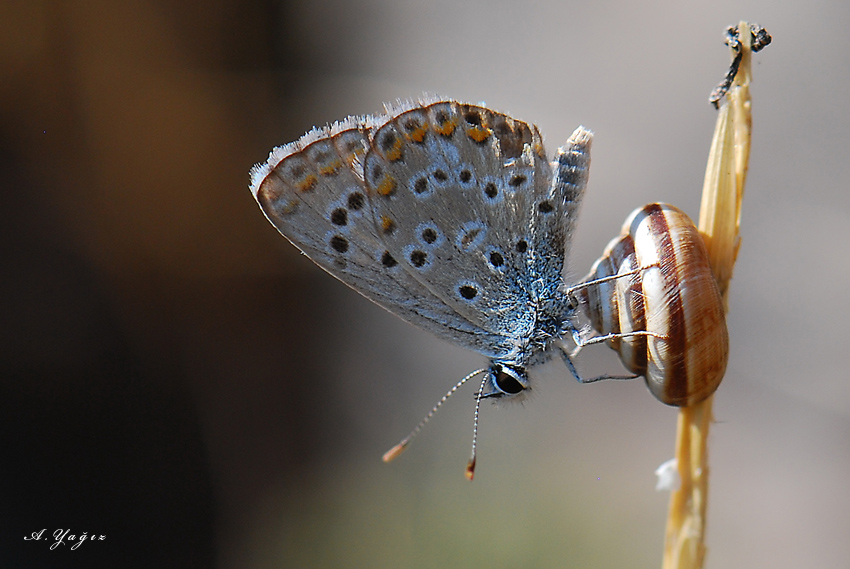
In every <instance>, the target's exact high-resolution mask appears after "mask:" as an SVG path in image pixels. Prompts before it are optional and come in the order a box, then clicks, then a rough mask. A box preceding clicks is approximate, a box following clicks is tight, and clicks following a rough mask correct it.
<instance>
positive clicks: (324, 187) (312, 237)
mask: <svg viewBox="0 0 850 569" xmlns="http://www.w3.org/2000/svg"><path fill="white" fill-rule="evenodd" d="M371 125H372V122H371V119H349V120H348V121H344V122H343V123H340V124H338V125H335V126H334V127H332V128H330V129H321V130H316V131H313V132H311V133H308V134H307V135H305V136H304V137H303V138H302V139H301V140H299V141H297V142H294V143H291V144H288V145H285V146H282V147H279V148H276V149H275V150H273V151H272V153H271V155H270V156H269V159H268V161H267V162H266V163H264V164H261V165H258V166H256V167H255V168H254V170H252V172H251V178H252V181H251V191H252V193H253V194H254V196H255V198H256V199H257V202H258V203H259V205H260V207H261V209H262V210H263V212H264V213H265V215H266V217H267V218H268V219H269V221H270V222H271V223H272V224H273V225H274V226H275V227H276V228H277V229H278V230H279V231H280V233H281V234H282V235H283V236H284V237H286V238H287V239H288V240H289V241H291V242H292V243H293V244H294V245H295V246H296V247H298V248H299V249H300V250H301V251H302V252H304V254H306V255H307V256H308V257H309V258H310V259H312V260H313V261H314V262H315V263H316V264H317V265H319V266H320V267H322V268H323V269H325V270H326V271H327V272H329V273H330V274H331V275H333V276H335V277H336V278H338V279H339V280H341V281H342V282H344V283H345V284H347V285H349V286H351V287H352V288H354V289H355V290H357V291H358V292H360V293H361V294H363V295H364V296H366V297H367V298H369V299H370V300H373V301H374V302H376V303H377V304H379V305H381V306H383V307H384V308H386V309H387V310H389V311H391V312H393V313H395V314H397V315H398V316H400V317H402V318H403V319H405V320H407V321H408V322H411V323H412V324H415V325H417V326H420V327H422V328H425V329H428V330H432V331H434V332H436V333H437V334H438V335H440V336H442V337H444V338H446V339H448V340H451V341H453V342H455V343H457V344H460V345H462V346H467V347H469V348H470V349H474V350H476V351H478V352H481V353H483V354H485V355H488V356H493V355H495V352H494V351H493V349H492V346H494V345H496V344H497V343H498V338H497V337H495V336H494V335H493V334H489V333H487V332H486V331H484V330H482V329H481V328H480V327H478V326H476V325H475V324H474V323H472V322H470V321H469V320H468V319H467V318H465V317H464V316H462V315H460V314H458V313H457V312H456V311H454V310H453V309H452V308H451V307H449V306H447V305H445V303H443V302H442V301H440V299H438V298H435V297H434V296H433V294H432V293H431V292H430V290H429V289H428V288H427V287H424V286H423V285H422V284H420V283H419V282H418V281H417V280H416V279H414V278H412V276H411V275H410V273H409V272H407V271H405V270H403V268H402V267H401V266H400V263H399V262H398V261H397V260H396V257H395V256H393V255H391V254H390V252H389V251H388V250H387V249H386V247H385V246H384V244H383V242H382V239H381V238H380V237H379V235H378V234H377V232H376V226H375V220H374V216H373V211H372V209H373V208H372V206H371V203H370V202H371V200H372V197H371V196H370V195H369V194H368V192H367V191H366V188H365V185H364V183H363V176H362V166H361V163H362V160H363V158H364V156H365V154H366V152H367V150H368V148H369V144H370V140H371V132H372V126H371Z"/></svg>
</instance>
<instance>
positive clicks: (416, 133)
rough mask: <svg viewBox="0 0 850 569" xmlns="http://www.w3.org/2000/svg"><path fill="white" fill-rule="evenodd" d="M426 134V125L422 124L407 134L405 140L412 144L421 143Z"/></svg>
mask: <svg viewBox="0 0 850 569" xmlns="http://www.w3.org/2000/svg"><path fill="white" fill-rule="evenodd" d="M426 134H428V125H427V124H422V125H420V126H419V128H416V129H414V130H412V131H410V132H409V133H407V138H409V139H410V140H412V141H413V142H422V141H423V140H425V135H426Z"/></svg>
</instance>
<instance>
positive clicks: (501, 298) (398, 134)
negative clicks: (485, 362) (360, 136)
mask: <svg viewBox="0 0 850 569" xmlns="http://www.w3.org/2000/svg"><path fill="white" fill-rule="evenodd" d="M365 177H366V186H367V188H368V189H369V194H370V197H371V198H372V199H373V200H374V208H375V209H374V211H375V220H376V227H377V229H376V231H377V232H378V233H379V234H380V236H381V238H382V239H383V242H384V244H385V245H386V248H387V250H388V251H390V253H391V254H392V255H393V256H394V257H396V258H398V259H399V260H400V262H401V264H402V266H403V267H404V269H405V270H406V271H407V272H408V273H409V274H410V275H411V276H412V277H413V278H415V279H416V280H417V281H419V282H420V283H421V284H422V285H423V286H424V287H426V288H427V289H428V290H429V291H431V293H432V294H433V295H434V296H437V297H439V298H440V299H441V300H442V301H443V302H444V303H445V304H446V305H447V306H450V307H451V308H452V309H454V310H455V311H456V312H458V313H459V314H462V315H463V316H464V317H465V318H466V319H467V320H469V321H470V322H472V323H473V324H474V325H475V326H477V327H480V328H481V329H483V330H486V331H487V332H489V333H492V334H496V335H499V336H501V339H500V341H499V342H498V344H497V348H496V351H497V352H498V355H499V357H502V358H508V357H511V356H512V355H516V354H519V353H523V352H525V351H526V350H525V348H526V345H527V343H528V341H529V339H530V337H531V336H532V333H533V331H534V327H535V325H536V322H537V314H536V310H537V304H536V302H535V298H534V296H533V291H532V290H531V283H532V282H533V281H534V279H535V278H537V277H536V276H535V273H534V271H535V269H537V267H536V265H535V264H534V263H532V262H531V261H530V259H532V258H534V257H535V250H534V248H535V246H538V245H539V244H538V243H536V242H535V241H534V238H533V237H534V231H535V227H534V224H535V223H536V221H535V217H534V216H535V202H534V200H535V196H536V195H537V194H540V193H543V194H546V193H547V192H549V190H550V186H551V179H552V175H551V169H550V165H549V164H548V162H547V161H546V159H545V152H544V151H543V145H542V141H541V139H540V135H539V133H538V132H537V130H536V128H530V127H529V126H528V125H527V124H525V123H522V122H520V121H516V120H514V119H511V118H510V117H507V116H505V115H502V114H499V113H495V112H493V111H490V110H488V109H484V108H481V107H475V106H472V105H462V104H459V103H455V102H450V101H445V102H439V103H435V104H432V105H429V106H427V107H424V108H416V109H412V110H410V111H407V112H404V113H401V114H399V115H397V116H395V117H394V118H393V119H392V120H390V121H389V122H387V123H386V124H384V125H383V126H381V127H380V128H379V129H378V130H377V132H376V133H375V136H374V139H373V141H372V147H371V149H370V151H369V153H368V154H367V157H366V160H365ZM388 226H389V227H390V228H391V231H386V230H385V229H386V227H388ZM556 247H557V245H556ZM561 247H563V245H561ZM550 249H551V247H550ZM560 262H561V263H562V262H563V256H561V258H560Z"/></svg>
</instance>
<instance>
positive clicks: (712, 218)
mask: <svg viewBox="0 0 850 569" xmlns="http://www.w3.org/2000/svg"><path fill="white" fill-rule="evenodd" d="M738 31H739V33H738V36H739V41H740V48H739V49H740V50H741V62H740V66H739V69H738V74H737V76H736V78H735V80H734V82H733V84H732V88H731V89H730V90H729V92H728V94H727V96H726V104H724V105H722V106H721V108H720V110H719V112H718V116H717V124H716V127H715V131H714V138H713V140H712V143H711V151H710V153H709V157H708V164H707V166H706V172H705V184H704V186H703V193H702V204H701V207H700V216H699V230H700V232H701V233H702V235H703V238H704V239H705V243H706V246H707V248H708V254H709V259H710V262H711V268H712V271H713V272H714V275H715V277H716V278H717V282H718V284H719V287H720V292H721V294H722V295H723V299H724V302H725V303H727V304H726V306H727V310H728V302H727V291H728V289H729V281H730V280H731V278H732V269H733V267H734V264H735V258H736V257H737V253H738V245H739V236H738V230H739V227H740V221H741V200H742V198H743V195H744V183H745V182H746V177H747V166H748V162H749V156H750V130H751V127H752V115H751V101H750V89H749V83H750V73H751V65H750V55H751V36H750V25H749V24H748V23H747V22H740V23H739V24H738ZM732 55H733V57H735V56H736V55H737V53H736V52H735V50H733V53H732ZM713 400H714V397H713V396H712V397H709V398H708V399H706V400H705V401H703V402H702V403H698V404H696V405H693V406H691V407H683V408H682V409H681V410H680V411H679V421H678V425H677V435H676V463H677V467H678V470H679V476H680V478H681V485H680V487H679V489H678V490H676V491H674V492H673V493H672V495H671V497H670V509H669V512H668V517H667V530H666V543H665V546H664V561H663V568H664V569H699V568H701V567H702V566H703V561H704V560H705V553H706V546H705V519H706V506H707V498H708V474H709V469H708V432H709V427H710V425H711V422H712V413H711V408H712V402H713Z"/></svg>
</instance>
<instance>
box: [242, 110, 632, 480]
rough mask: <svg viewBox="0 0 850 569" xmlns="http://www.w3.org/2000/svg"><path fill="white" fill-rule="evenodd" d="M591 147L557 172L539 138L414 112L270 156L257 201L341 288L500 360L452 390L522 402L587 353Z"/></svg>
mask: <svg viewBox="0 0 850 569" xmlns="http://www.w3.org/2000/svg"><path fill="white" fill-rule="evenodd" d="M592 139H593V134H592V133H591V132H590V131H589V130H587V129H586V128H584V127H578V128H577V129H576V130H575V132H573V134H572V135H571V136H570V137H569V139H568V140H567V142H566V144H565V145H564V146H563V147H561V148H559V149H558V151H557V153H556V155H555V157H554V160H552V161H550V160H549V158H548V157H547V155H546V151H545V149H544V146H543V140H542V137H541V135H540V132H539V131H538V129H537V127H536V126H534V125H530V124H527V123H525V122H522V121H519V120H516V119H514V118H511V117H510V116H507V115H505V114H502V113H499V112H496V111H494V110H491V109H489V108H486V107H483V106H477V105H471V104H464V103H460V102H456V101H453V100H431V101H420V102H415V103H405V104H400V105H397V106H395V107H391V108H387V109H386V113H385V114H383V115H380V116H369V117H349V118H347V119H345V120H343V121H341V122H338V123H335V124H334V125H332V126H330V127H326V128H319V129H314V130H312V131H310V132H308V133H307V134H305V135H304V136H303V137H301V138H300V139H299V140H297V141H295V142H292V143H289V144H286V145H283V146H280V147H277V148H275V149H273V150H272V152H271V154H270V155H269V158H268V160H267V161H266V162H265V163H262V164H258V165H256V166H255V167H254V168H253V170H252V171H251V192H252V194H253V195H254V197H255V198H256V200H257V202H258V203H259V205H260V208H261V209H262V211H263V213H264V214H265V216H266V217H267V218H268V220H269V221H270V222H271V223H272V225H274V226H275V227H276V228H277V229H278V230H279V231H280V233H281V234H282V235H283V236H284V237H286V238H287V239H288V240H289V241H291V242H292V244H293V245H295V246H296V247H297V248H298V249H300V250H301V251H302V252H303V253H304V254H305V255H307V256H308V257H309V258H310V259H312V260H313V261H314V262H315V263H316V264H317V265H319V266H320V267H321V268H323V269H324V270H326V271H327V272H328V273H330V274H331V275H333V276H334V277H336V278H337V279H339V280H341V281H342V282H344V283H345V284H347V285H349V286H350V287H352V288H353V289H355V290H356V291H358V292H359V293H360V294H362V295H363V296H365V297H367V298H369V299H370V300H372V301H374V302H375V303H377V304H378V305H380V306H382V307H384V308H385V309H387V310H389V311H390V312H392V313H394V314H396V315H398V316H399V317H401V318H402V319H404V320H406V321H408V322H409V323H411V324H414V325H416V326H418V327H420V328H422V329H424V330H428V331H430V332H432V333H434V334H436V335H437V336H439V337H440V338H443V339H445V340H447V341H449V342H452V343H454V344H456V345H458V346H463V347H465V348H468V349H470V350H473V351H475V352H478V353H480V354H482V355H484V356H486V357H487V358H488V359H489V365H488V366H487V367H486V368H483V369H480V370H476V371H475V372H473V373H471V374H469V375H468V376H467V377H465V378H464V379H463V380H461V382H459V383H458V384H457V385H456V386H455V388H454V389H456V388H458V387H459V386H460V385H462V384H463V383H464V382H466V381H467V380H468V379H470V378H471V377H474V376H476V375H479V374H482V375H483V380H482V383H481V387H480V389H479V391H478V401H479V402H480V400H481V399H487V398H494V399H495V398H508V397H515V396H518V395H520V394H522V393H524V392H526V391H527V390H528V389H529V377H528V371H527V368H528V367H529V366H531V365H534V364H538V363H542V362H544V361H546V360H547V359H549V358H550V357H552V353H553V352H554V351H555V350H551V349H550V347H551V346H552V345H553V343H555V342H556V341H558V340H559V339H560V338H562V337H564V336H565V335H566V336H568V337H572V338H573V339H574V341H575V342H576V344H579V342H580V341H581V336H582V325H581V324H579V323H577V312H576V310H577V300H576V296H575V295H573V294H572V293H571V291H570V289H568V288H567V286H566V285H565V282H564V271H565V264H566V254H567V251H568V248H569V244H570V239H571V236H572V234H573V230H574V227H575V224H576V218H577V214H578V210H579V206H580V205H581V201H582V197H583V195H584V191H585V187H586V185H587V179H588V168H589V166H590V147H591V142H592ZM558 352H559V353H560V354H561V355H562V357H563V359H564V361H565V362H566V363H567V365H568V367H569V368H570V370H571V372H572V373H573V375H574V376H576V377H577V378H578V377H579V376H578V374H577V372H576V371H575V368H574V366H573V364H572V362H571V360H570V358H569V356H568V354H567V353H566V351H564V350H563V349H561V350H558ZM629 377H634V376H629ZM579 379H580V378H579ZM454 389H453V390H452V391H454ZM449 394H451V392H449ZM449 394H447V396H448V395H449ZM444 400H445V397H444V398H443V400H441V402H440V403H442V401H444ZM439 405H440V404H438V405H437V406H436V407H435V408H434V410H432V413H431V414H433V412H434V411H435V410H436V409H437V407H439ZM431 414H429V416H428V417H430V415H431ZM477 416H478V408H477V406H476V425H477ZM426 421H427V417H426ZM423 423H424V421H423ZM420 426H421V424H420ZM418 429H419V427H417V430H416V431H418ZM416 431H415V432H416ZM415 432H414V433H412V434H415ZM399 446H400V447H401V448H403V447H404V446H406V442H404V441H403V444H402V445H399ZM398 450H399V451H400V448H399V449H398ZM388 454H389V453H388ZM473 457H474V442H473ZM385 458H386V457H385ZM471 464H474V458H473V459H472V461H471Z"/></svg>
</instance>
